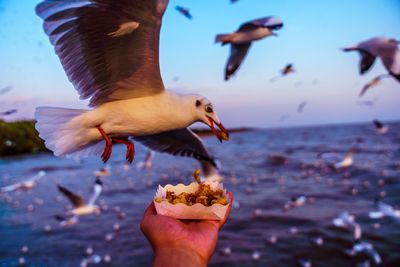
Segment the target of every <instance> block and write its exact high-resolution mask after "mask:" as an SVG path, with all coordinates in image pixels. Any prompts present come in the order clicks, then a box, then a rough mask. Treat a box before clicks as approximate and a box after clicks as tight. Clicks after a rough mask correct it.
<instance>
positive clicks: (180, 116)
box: [35, 0, 229, 163]
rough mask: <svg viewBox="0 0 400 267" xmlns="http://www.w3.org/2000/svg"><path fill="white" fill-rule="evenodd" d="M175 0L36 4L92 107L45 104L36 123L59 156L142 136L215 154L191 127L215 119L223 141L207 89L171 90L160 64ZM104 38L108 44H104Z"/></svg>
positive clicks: (130, 151) (130, 152)
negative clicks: (169, 12) (168, 13)
mask: <svg viewBox="0 0 400 267" xmlns="http://www.w3.org/2000/svg"><path fill="white" fill-rule="evenodd" d="M167 5H168V0H119V1H118V3H117V4H116V1H115V0H71V1H66V0H45V1H43V2H41V3H40V4H39V5H38V6H37V7H36V13H37V14H38V15H39V16H40V17H41V18H42V19H43V20H44V25H43V27H44V31H45V33H46V34H47V35H48V36H49V38H50V42H51V43H52V44H53V45H54V49H55V52H56V54H57V55H58V56H59V58H60V61H61V63H62V66H63V67H64V70H65V72H66V74H67V76H68V78H69V80H70V81H71V83H72V84H73V85H74V87H75V89H76V90H77V91H78V93H79V95H80V98H81V99H89V106H90V107H91V108H92V109H86V110H83V109H68V108H58V107H38V108H37V109H36V112H35V118H36V120H37V123H36V129H37V130H38V132H39V135H40V137H41V138H42V139H43V140H45V145H46V147H47V148H48V149H50V150H52V151H53V152H54V155H56V156H67V157H75V158H82V157H88V156H92V155H99V154H100V153H101V152H102V154H101V158H102V160H103V162H107V161H108V160H109V158H110V156H111V153H112V147H113V144H115V143H119V144H123V145H126V148H127V150H126V159H127V161H128V162H130V163H131V162H132V161H133V159H134V156H135V146H134V143H133V142H132V141H138V142H141V143H142V144H144V145H145V146H148V147H149V148H150V149H153V150H156V151H158V152H166V153H170V154H174V155H181V156H189V157H194V158H201V159H204V160H208V161H210V162H211V161H212V158H211V157H210V155H209V154H208V153H207V150H206V149H205V148H204V146H203V144H202V142H201V140H200V139H199V138H198V137H197V136H196V135H195V134H193V132H192V131H190V130H189V129H188V128H187V127H188V126H189V125H191V124H193V123H195V122H202V123H204V124H206V125H208V126H209V127H210V128H211V130H212V132H213V133H214V134H215V135H216V136H217V138H218V139H219V140H220V141H221V142H222V140H228V139H229V134H228V131H227V130H226V129H225V128H224V126H223V125H222V123H221V122H220V120H219V118H218V116H217V112H216V111H215V108H214V106H213V105H212V103H211V102H210V101H209V100H208V99H207V98H205V97H203V96H200V95H194V94H190V95H185V94H178V93H175V92H172V91H168V90H166V89H165V88H164V83H163V80H162V78H161V74H160V67H159V36H160V28H161V24H162V17H163V14H164V11H165V9H166V8H167ZM99 44H101V45H99Z"/></svg>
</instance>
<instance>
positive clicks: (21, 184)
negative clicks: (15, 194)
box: [0, 171, 46, 193]
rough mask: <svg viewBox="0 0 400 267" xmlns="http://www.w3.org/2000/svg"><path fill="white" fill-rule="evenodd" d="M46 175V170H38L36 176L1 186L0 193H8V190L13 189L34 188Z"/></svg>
mask: <svg viewBox="0 0 400 267" xmlns="http://www.w3.org/2000/svg"><path fill="white" fill-rule="evenodd" d="M45 175H46V172H45V171H40V172H38V173H37V174H36V175H35V176H33V177H31V178H29V179H27V180H25V181H22V182H19V183H16V184H13V185H8V186H4V187H1V188H0V193H6V192H12V191H17V190H30V189H32V188H34V187H35V186H36V185H37V181H38V180H39V179H41V178H43V177H44V176H45Z"/></svg>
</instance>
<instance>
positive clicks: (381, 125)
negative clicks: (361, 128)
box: [373, 120, 383, 129]
mask: <svg viewBox="0 0 400 267" xmlns="http://www.w3.org/2000/svg"><path fill="white" fill-rule="evenodd" d="M373 123H374V124H375V127H376V128H378V129H380V128H383V123H382V122H380V121H378V120H374V121H373Z"/></svg>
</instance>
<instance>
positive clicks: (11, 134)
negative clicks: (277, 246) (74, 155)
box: [0, 120, 254, 157]
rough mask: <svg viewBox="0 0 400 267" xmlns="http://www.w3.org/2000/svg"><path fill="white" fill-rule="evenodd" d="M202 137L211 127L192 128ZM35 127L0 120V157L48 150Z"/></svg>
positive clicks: (233, 129) (33, 125)
mask: <svg viewBox="0 0 400 267" xmlns="http://www.w3.org/2000/svg"><path fill="white" fill-rule="evenodd" d="M191 130H192V131H193V132H195V133H196V134H198V135H199V136H200V137H206V136H211V135H212V132H211V130H209V129H199V128H195V129H191ZM252 130H254V129H252V128H246V127H241V128H232V129H228V131H229V132H230V133H239V132H248V131H252ZM48 151H49V150H47V149H46V147H45V145H44V142H43V140H42V139H41V138H40V137H39V133H38V132H37V131H36V129H35V121H34V120H24V121H13V122H6V121H2V120H0V157H7V156H16V155H23V154H36V153H39V152H48Z"/></svg>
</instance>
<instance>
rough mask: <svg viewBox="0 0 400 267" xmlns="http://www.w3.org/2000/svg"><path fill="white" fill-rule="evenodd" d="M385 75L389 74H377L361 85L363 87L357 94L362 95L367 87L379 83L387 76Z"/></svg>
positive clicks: (369, 87)
mask: <svg viewBox="0 0 400 267" xmlns="http://www.w3.org/2000/svg"><path fill="white" fill-rule="evenodd" d="M387 77H390V75H389V74H382V75H379V76H377V77H375V78H373V79H372V80H371V81H369V82H367V83H366V84H365V85H364V86H363V88H362V90H361V92H360V94H359V95H358V96H359V97H362V96H363V95H364V94H365V93H366V92H367V91H368V90H369V89H371V88H373V87H375V86H377V85H379V84H380V83H381V81H382V79H383V78H387Z"/></svg>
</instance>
